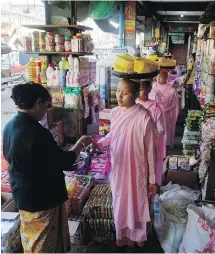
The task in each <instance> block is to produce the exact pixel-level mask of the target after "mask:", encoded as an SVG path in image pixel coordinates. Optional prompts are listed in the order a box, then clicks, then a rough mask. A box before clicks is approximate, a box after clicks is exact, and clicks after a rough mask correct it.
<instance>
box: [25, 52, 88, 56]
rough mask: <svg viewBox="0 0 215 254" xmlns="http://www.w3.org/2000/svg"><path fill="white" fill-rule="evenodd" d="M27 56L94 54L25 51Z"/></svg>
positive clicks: (83, 53)
mask: <svg viewBox="0 0 215 254" xmlns="http://www.w3.org/2000/svg"><path fill="white" fill-rule="evenodd" d="M24 53H25V54H38V55H78V56H92V55H93V53H86V52H40V51H38V52H31V51H25V52H24Z"/></svg>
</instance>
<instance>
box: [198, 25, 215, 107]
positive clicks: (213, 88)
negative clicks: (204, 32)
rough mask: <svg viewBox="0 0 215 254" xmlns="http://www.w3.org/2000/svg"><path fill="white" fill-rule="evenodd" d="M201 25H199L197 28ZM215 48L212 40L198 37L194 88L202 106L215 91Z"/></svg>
mask: <svg viewBox="0 0 215 254" xmlns="http://www.w3.org/2000/svg"><path fill="white" fill-rule="evenodd" d="M200 26H201V25H199V29H201V28H200ZM214 75H215V49H214V40H213V39H211V37H210V39H207V40H205V38H204V39H203V38H202V39H201V38H199V39H198V44H197V53H196V64H195V81H194V89H195V91H196V93H197V95H198V97H199V100H200V104H201V106H202V107H204V105H205V104H206V103H209V102H211V101H212V100H213V99H214V92H215V77H214Z"/></svg>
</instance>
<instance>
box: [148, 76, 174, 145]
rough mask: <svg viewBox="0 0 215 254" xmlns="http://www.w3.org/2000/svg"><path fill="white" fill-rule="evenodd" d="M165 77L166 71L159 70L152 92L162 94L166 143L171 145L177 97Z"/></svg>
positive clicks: (172, 142) (172, 143)
mask: <svg viewBox="0 0 215 254" xmlns="http://www.w3.org/2000/svg"><path fill="white" fill-rule="evenodd" d="M167 79H168V73H167V72H161V73H160V74H159V77H158V82H157V83H156V84H155V85H154V87H153V89H152V92H155V93H156V92H159V93H160V94H161V96H162V101H163V103H162V105H161V109H162V112H163V114H164V123H165V130H166V145H170V146H171V147H173V145H174V139H175V127H176V121H177V119H178V114H179V99H178V94H177V91H176V89H175V88H173V87H171V86H170V85H168V84H167Z"/></svg>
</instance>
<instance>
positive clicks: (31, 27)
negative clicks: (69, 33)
mask: <svg viewBox="0 0 215 254" xmlns="http://www.w3.org/2000/svg"><path fill="white" fill-rule="evenodd" d="M22 26H23V27H25V28H30V29H39V30H54V29H58V28H66V29H77V30H79V31H85V30H93V29H92V28H90V27H87V26H80V25H22Z"/></svg>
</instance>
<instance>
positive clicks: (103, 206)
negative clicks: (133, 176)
mask: <svg viewBox="0 0 215 254" xmlns="http://www.w3.org/2000/svg"><path fill="white" fill-rule="evenodd" d="M83 214H84V215H85V217H86V218H87V224H88V228H89V229H90V230H89V232H90V234H91V237H92V238H94V239H96V238H97V237H100V238H102V239H104V241H106V242H113V241H114V240H115V226H114V221H113V206H112V195H111V189H110V186H109V185H96V186H95V188H94V189H93V191H92V193H91V195H90V198H89V199H88V201H87V203H86V205H85V206H84V210H83Z"/></svg>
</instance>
